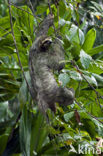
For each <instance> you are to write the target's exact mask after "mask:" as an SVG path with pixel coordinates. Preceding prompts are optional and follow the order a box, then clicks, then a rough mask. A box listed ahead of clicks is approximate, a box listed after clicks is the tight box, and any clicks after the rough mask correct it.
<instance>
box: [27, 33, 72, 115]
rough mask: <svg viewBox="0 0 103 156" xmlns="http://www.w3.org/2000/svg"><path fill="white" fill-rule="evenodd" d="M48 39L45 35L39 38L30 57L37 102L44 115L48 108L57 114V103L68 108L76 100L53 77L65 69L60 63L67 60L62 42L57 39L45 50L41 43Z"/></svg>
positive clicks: (70, 91) (70, 92)
mask: <svg viewBox="0 0 103 156" xmlns="http://www.w3.org/2000/svg"><path fill="white" fill-rule="evenodd" d="M46 38H47V36H45V35H43V36H42V37H41V36H39V37H37V39H36V40H35V41H34V43H33V45H32V47H31V50H30V55H29V70H30V75H31V82H32V87H33V91H34V94H35V100H36V102H37V103H38V106H39V109H40V110H41V111H42V112H43V113H44V114H45V113H46V111H47V109H48V108H50V109H51V110H52V111H53V112H56V105H55V103H56V102H58V103H59V104H60V105H65V106H67V105H68V104H72V103H73V99H74V91H73V90H71V89H67V88H63V87H60V86H58V84H57V82H56V80H55V78H54V75H53V71H55V70H61V69H62V68H63V67H64V63H62V64H61V63H60V62H61V61H63V60H64V59H65V58H64V49H63V47H62V46H61V42H60V41H59V40H58V39H56V40H54V41H53V42H52V43H50V45H49V46H47V47H46V48H47V49H46V48H45V50H44V49H42V48H41V46H42V45H41V43H42V41H43V40H45V39H46Z"/></svg>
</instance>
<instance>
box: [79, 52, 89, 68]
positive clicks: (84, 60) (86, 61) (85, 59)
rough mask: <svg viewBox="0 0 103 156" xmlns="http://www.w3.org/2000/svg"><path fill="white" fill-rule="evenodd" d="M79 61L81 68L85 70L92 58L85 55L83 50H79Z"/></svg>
mask: <svg viewBox="0 0 103 156" xmlns="http://www.w3.org/2000/svg"><path fill="white" fill-rule="evenodd" d="M80 61H81V64H82V66H83V67H84V68H85V69H88V67H89V65H90V63H91V61H92V57H91V56H89V55H88V54H86V53H85V52H84V50H81V51H80Z"/></svg>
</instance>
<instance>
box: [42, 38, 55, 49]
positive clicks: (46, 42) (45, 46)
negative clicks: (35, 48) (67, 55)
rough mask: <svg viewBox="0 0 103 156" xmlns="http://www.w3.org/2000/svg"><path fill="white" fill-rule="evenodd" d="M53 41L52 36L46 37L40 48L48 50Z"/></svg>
mask: <svg viewBox="0 0 103 156" xmlns="http://www.w3.org/2000/svg"><path fill="white" fill-rule="evenodd" d="M51 43H52V39H51V37H47V38H45V39H44V40H43V41H42V42H41V45H40V50H41V51H46V50H48V48H49V47H50V45H51Z"/></svg>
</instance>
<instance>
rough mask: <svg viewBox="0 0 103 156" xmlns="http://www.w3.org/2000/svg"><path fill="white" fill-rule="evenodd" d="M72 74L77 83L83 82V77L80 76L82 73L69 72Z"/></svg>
mask: <svg viewBox="0 0 103 156" xmlns="http://www.w3.org/2000/svg"><path fill="white" fill-rule="evenodd" d="M69 73H70V77H71V78H72V79H74V80H76V81H81V80H82V77H81V75H80V73H78V72H76V71H69Z"/></svg>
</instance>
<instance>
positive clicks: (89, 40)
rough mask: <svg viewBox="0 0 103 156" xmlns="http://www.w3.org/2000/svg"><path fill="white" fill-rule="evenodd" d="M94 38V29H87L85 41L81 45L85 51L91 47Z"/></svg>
mask: <svg viewBox="0 0 103 156" xmlns="http://www.w3.org/2000/svg"><path fill="white" fill-rule="evenodd" d="M95 39H96V31H95V29H91V30H89V31H88V33H87V34H86V37H85V41H84V43H83V45H82V49H83V50H84V51H86V52H87V51H89V50H90V49H92V48H93V45H94V42H95Z"/></svg>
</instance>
